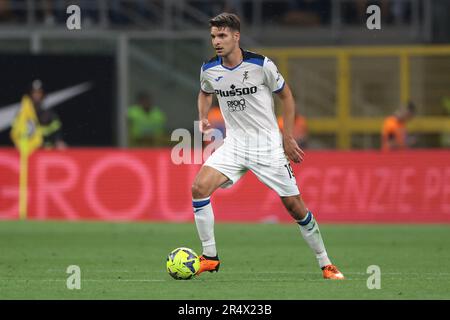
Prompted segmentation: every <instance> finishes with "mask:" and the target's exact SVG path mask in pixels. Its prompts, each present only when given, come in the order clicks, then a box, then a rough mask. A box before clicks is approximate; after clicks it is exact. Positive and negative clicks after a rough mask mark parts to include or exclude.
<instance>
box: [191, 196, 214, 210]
mask: <svg viewBox="0 0 450 320" xmlns="http://www.w3.org/2000/svg"><path fill="white" fill-rule="evenodd" d="M210 202H211V201H210V199H209V198H207V199H202V200H192V206H193V207H194V208H201V207H204V206H206V205H208V204H209V203H210Z"/></svg>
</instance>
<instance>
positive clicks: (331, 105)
mask: <svg viewBox="0 0 450 320" xmlns="http://www.w3.org/2000/svg"><path fill="white" fill-rule="evenodd" d="M0 1H1V6H0V70H1V71H0V74H1V76H0V86H1V89H0V105H1V106H2V107H1V108H0V114H1V115H2V116H0V124H1V128H0V219H2V220H5V221H3V222H2V223H3V225H2V228H5V230H9V231H8V232H6V233H4V241H3V242H2V243H3V244H5V243H9V245H10V246H11V248H14V246H18V247H17V248H21V243H22V242H21V241H22V240H20V241H19V240H18V239H19V235H21V234H23V232H25V233H26V232H30V234H33V230H34V229H35V230H46V231H42V232H49V233H50V234H52V235H55V234H56V233H54V232H55V231H54V230H57V229H58V228H60V227H58V226H57V225H53V224H52V222H49V224H48V225H47V226H46V227H43V226H42V225H34V224H31V223H32V222H29V223H30V224H29V225H22V224H19V225H16V224H9V223H13V222H10V221H6V220H17V219H18V217H19V214H18V195H19V191H18V186H19V172H20V170H19V154H18V152H17V150H15V149H14V148H13V144H12V142H11V140H10V138H9V130H10V126H9V125H8V123H10V120H11V117H12V113H11V112H10V110H12V109H11V106H14V105H15V104H17V103H18V102H19V101H20V98H21V96H22V94H23V93H25V91H26V90H27V89H28V87H29V86H30V84H31V82H32V80H34V79H36V78H40V79H42V80H43V82H44V86H45V90H46V92H48V93H51V92H56V91H58V90H63V89H66V88H69V87H71V86H76V85H79V84H80V83H84V82H89V83H91V84H93V86H92V88H91V89H90V90H88V91H87V92H85V93H83V94H80V95H78V96H75V97H72V98H71V99H69V100H67V101H65V102H63V103H60V104H59V105H57V106H56V107H54V110H55V111H56V112H57V113H58V114H59V115H60V117H61V119H62V122H63V128H64V130H63V131H64V139H65V140H66V142H67V143H68V145H69V147H68V149H67V150H62V151H61V150H40V151H37V152H35V153H34V154H33V155H32V156H31V158H30V170H29V173H30V177H29V187H28V188H29V198H28V200H29V201H28V219H30V220H39V221H41V220H54V219H56V220H58V221H60V220H71V221H72V220H104V221H123V222H124V225H126V224H125V222H127V221H134V220H139V221H140V223H142V221H146V222H150V225H153V223H155V225H154V228H155V230H157V229H158V228H160V225H159V224H157V222H158V223H159V222H187V223H189V225H190V227H189V230H190V231H189V232H188V231H186V230H187V229H183V230H184V231H182V232H180V236H184V237H187V239H189V240H187V243H188V244H190V245H191V246H198V243H197V241H198V240H196V238H195V237H196V234H195V231H194V229H192V222H193V215H192V209H191V198H190V186H191V183H192V179H193V177H194V176H195V174H196V172H197V171H198V169H199V167H200V166H199V165H187V164H185V165H174V164H173V163H172V161H171V159H170V152H171V149H170V148H171V146H173V145H174V142H170V141H167V145H166V146H162V147H161V146H159V147H153V146H151V145H150V146H148V147H145V148H131V147H130V146H129V145H128V138H127V135H128V128H127V120H126V113H127V108H128V106H130V105H132V104H133V103H134V100H135V97H136V94H137V93H138V92H140V91H143V90H144V91H148V92H150V93H151V94H152V96H153V98H154V100H155V104H156V105H158V106H160V107H161V109H162V110H163V111H164V112H165V113H166V115H167V118H168V128H167V133H168V135H169V136H170V133H171V132H172V131H173V130H175V129H177V128H185V129H187V130H189V131H190V132H193V130H194V123H193V121H194V120H196V119H197V108H196V99H197V92H198V90H199V80H198V79H199V70H200V66H201V64H202V62H203V61H205V60H206V59H208V58H209V57H210V56H212V55H213V51H212V49H211V45H210V38H209V33H208V26H207V21H208V18H210V17H211V16H213V15H215V14H217V13H219V12H222V11H223V10H228V11H232V12H236V13H238V14H240V16H241V17H242V20H243V26H242V46H243V47H244V48H248V49H251V50H253V51H257V52H259V53H262V54H265V55H268V56H269V57H270V58H272V59H273V60H274V61H275V62H276V63H277V65H278V67H279V69H280V71H281V72H282V74H283V75H284V76H285V78H286V79H287V81H288V83H289V84H290V86H291V88H292V90H293V92H294V94H295V96H296V99H297V108H298V111H299V112H300V113H301V114H302V115H304V116H305V117H306V119H307V121H308V129H309V140H308V148H307V149H306V150H305V151H306V161H305V162H304V163H303V164H301V165H294V166H293V167H294V171H295V172H296V176H297V181H298V183H299V186H300V188H301V190H302V192H303V195H304V198H305V200H306V201H307V203H308V204H309V207H310V209H312V211H313V212H314V213H315V215H316V217H317V218H318V221H320V222H321V223H323V224H324V225H325V228H327V223H330V225H329V226H328V228H330V229H331V228H332V227H333V226H334V225H333V224H336V223H339V224H344V223H377V224H378V223H396V224H398V223H401V224H406V226H408V227H409V226H410V225H409V224H410V223H414V224H418V223H427V224H431V223H442V224H444V225H443V226H440V227H442V229H439V230H441V231H440V233H439V232H438V231H436V232H435V234H436V235H440V236H436V237H438V238H439V240H438V239H436V241H437V242H440V243H442V244H444V246H445V243H446V242H448V241H449V238H448V234H449V233H448V223H449V222H450V151H449V150H448V148H449V146H450V139H449V135H450V110H449V108H448V104H449V103H450V102H449V101H450V77H449V74H450V2H449V1H444V0H429V1H425V0H398V1H395V0H392V1H359V0H336V1H326V0H323V1H320V0H317V1H287V0H286V1H284V0H280V1H266V0H245V1H208V0H198V1H187V0H182V1H169V0H166V1H156V0H154V1H153V0H108V1H106V0H105V1H102V0H98V1H90V0H89V1H83V0H74V1H70V3H69V1H64V0H60V1H58V0H53V1H52V0H49V1H47V0H42V1H39V0H36V1H33V0H31V1H28V0H0ZM69 4H78V5H80V7H81V10H82V30H73V31H69V30H67V28H66V19H67V17H68V14H66V12H65V10H66V8H67V6H68V5H69ZM361 4H362V6H363V7H364V8H366V6H367V5H369V4H379V5H381V8H382V28H381V30H368V29H367V28H366V19H367V16H368V15H367V14H366V13H365V11H360V9H358V8H360V7H361ZM409 100H412V101H414V103H415V104H416V105H417V108H418V115H417V117H416V118H415V119H414V120H413V121H412V122H411V123H410V124H408V131H409V133H410V134H412V135H413V136H414V137H415V139H416V144H415V145H414V146H413V147H412V148H410V149H409V150H407V151H398V152H388V153H385V152H382V151H381V150H380V132H381V126H382V121H383V119H384V118H385V117H386V116H388V115H390V114H392V113H393V112H395V110H397V109H398V108H399V107H400V106H401V104H402V103H405V102H407V101H409ZM276 104H277V108H279V107H280V106H279V105H278V100H277V101H276ZM446 106H447V107H446ZM7 109H8V110H9V113H6V112H4V113H1V112H2V111H5V110H7ZM213 199H214V206H215V212H216V217H217V219H216V221H217V222H219V225H220V222H263V223H276V222H289V221H290V218H289V216H288V215H287V213H286V212H285V209H284V208H283V207H282V206H281V203H280V202H279V199H278V198H277V197H276V195H275V194H274V193H273V192H272V191H271V190H269V189H267V188H266V187H265V186H264V185H262V184H261V183H259V181H258V180H257V179H256V177H255V176H254V175H252V174H251V173H250V174H247V175H246V177H245V178H243V179H242V180H241V181H240V182H239V183H238V184H237V185H236V186H235V187H234V188H232V189H229V190H220V191H218V192H217V193H216V194H215V195H214V196H213ZM174 225H176V224H174ZM10 228H11V229H10ZM15 228H17V232H16V233H14V231H11V230H15ZM40 228H43V229H40ZM47 228H48V229H47ZM61 228H62V227H61ZM64 228H68V230H72V231H73V229H72V228H75V227H73V225H71V224H70V225H66V226H65V227H64ZM80 228H85V229H86V230H90V228H96V227H93V226H90V225H84V224H81V225H80ZM113 228H116V227H113ZM117 228H119V227H117ZM124 228H125V227H124ZM133 228H138V227H133ZM149 228H153V227H152V226H149ZM161 228H162V229H164V228H167V229H164V230H170V224H169V227H161ZM174 228H175V227H174ZM219 228H225V229H226V228H228V227H224V226H219ZM236 228H237V229H238V230H239V228H243V227H242V226H236ZM261 228H263V229H264V230H266V231H265V232H268V234H269V233H270V231H268V230H269V229H267V228H266V227H265V226H264V227H261ZM282 228H284V227H282ZM162 229H161V230H162ZM49 230H50V231H49ZM61 230H63V229H61ZM114 230H116V229H114ZM117 230H118V229H117ZM124 230H125V229H124ZM135 230H138V229H135ZM158 230H159V229H158ZM227 230H228V231H230V230H231V228H230V229H227ZM283 230H284V229H283ZM338 230H340V229H338ZM351 230H352V229H351V228H349V229H345V230H341V231H343V232H344V234H351V232H352V231H351ZM353 230H362V229H353ZM383 230H384V231H383V232H381V233H380V234H383V235H385V236H390V235H392V234H391V233H390V232H388V231H386V230H385V229H383ZM408 230H412V231H411V232H412V234H409V235H408V236H410V238H408V239H411V244H410V247H408V248H409V249H411V250H412V248H413V246H417V242H420V239H421V237H422V236H421V233H420V232H421V229H417V228H416V227H413V226H411V229H408ZM430 230H431V229H430ZM433 230H434V229H433ZM36 232H39V231H36ZM101 232H102V231H101ZM101 232H100V234H101ZM114 232H115V231H114ZM155 232H156V233H157V231H155ZM361 232H362V233H364V232H363V231H361ZM370 232H371V231H368V233H367V234H370ZM433 232H434V231H430V233H433ZM191 233H192V234H191ZM362 233H361V234H360V235H359V238H358V237H356V236H355V239H356V238H357V239H361V236H362ZM69 234H70V232H69ZM138 234H139V232H138ZM167 234H171V233H170V231H167ZM188 234H189V236H188ZM230 234H233V233H232V232H230ZM330 234H333V232H332V231H330ZM336 234H337V235H338V236H339V234H340V233H339V232H337V233H336ZM399 234H402V233H401V232H400V233H399ZM340 235H342V234H340ZM338 236H336V237H338ZM372 236H373V238H371V239H372V240H374V239H376V236H375V235H372ZM190 237H192V238H190ZM330 237H331V238H332V237H333V236H332V235H331V236H330ZM30 239H34V238H33V237H30ZM403 239H404V238H403ZM24 241H25V240H24ZM30 241H32V240H30ZM46 241H50V240H49V239H44V240H43V243H46ZM376 241H377V240H374V243H375V242H376ZM386 241H387V240H386ZM399 241H400V242H401V240H399ZM414 241H416V242H414ZM113 242H114V241H113ZM168 242H169V243H170V244H173V245H176V241H174V239H173V238H170V239H169V240H168ZM394 242H395V241H394V240H393V242H392V243H394ZM414 243H415V244H414ZM434 243H436V242H434ZM159 245H160V246H162V248H161V250H160V251H161V252H159V251H158V254H164V252H165V251H167V250H168V249H170V247H167V248H166V247H165V246H163V244H161V243H160V244H159ZM389 245H390V244H389V243H387V244H386V246H389ZM368 248H369V247H368ZM405 248H406V247H405ZM235 249H236V248H235ZM236 250H238V249H236ZM349 250H350V249H349ZM368 250H369V251H370V249H368ZM405 250H406V249H405ZM224 251H225V252H227V251H226V249H225V250H224ZM230 251H231V249H229V251H228V252H230ZM11 252H12V251H11ZM44 253H45V251H44ZM245 254H247V253H245ZM380 254H381V253H380ZM439 257H440V258H439V259H442V258H443V256H442V253H441V254H440V255H439ZM106 260H107V259H106ZM444 260H445V259H444ZM139 262H141V261H139ZM396 267H399V266H396ZM48 268H49V269H48V270H52V269H51V268H52V267H51V266H49V267H48ZM348 269H349V268H348ZM5 270H6V269H5ZM392 270H393V271H397V270H398V269H395V270H394V269H392ZM447 275H448V274H447ZM444 277H445V276H444ZM441 288H442V287H441ZM15 289H17V288H15ZM161 290H162V291H164V289H161ZM430 290H431V291H432V290H433V289H430ZM19 291H20V290H19ZM431 291H430V292H431ZM164 292H165V291H164ZM274 292H276V291H274ZM47 293H48V292H47ZM24 296H25V297H28V296H27V295H26V294H24V295H20V294H19V293H18V294H17V296H15V295H14V294H10V295H6V297H24ZM43 296H44V297H45V295H43ZM48 296H49V297H53V296H52V295H51V294H49V295H48ZM63 296H64V295H63ZM99 296H100V297H101V295H99ZM99 296H96V295H93V296H92V297H99ZM119 296H120V295H119ZM355 296H356V297H363V296H364V295H362V296H358V295H355ZM355 296H352V295H349V297H355ZM431 296H433V295H431ZM113 297H114V296H113ZM138 297H141V296H139V295H138ZM151 297H153V296H151ZM181 297H184V298H185V297H190V296H189V295H185V296H183V295H181ZM237 297H241V296H237ZM244 297H246V296H245V295H244ZM247 297H250V298H252V297H257V298H258V297H259V298H261V296H258V295H248V296H247ZM262 297H263V298H264V296H262ZM280 297H283V295H280ZM310 297H312V298H314V297H315V296H314V294H312V295H311V296H310ZM317 297H320V295H317ZM337 297H339V296H337ZM388 297H394V298H397V296H388ZM413 297H414V296H413ZM436 297H438V298H442V297H447V298H448V294H447V295H445V293H442V295H439V294H438V293H436ZM344 298H345V296H344Z"/></svg>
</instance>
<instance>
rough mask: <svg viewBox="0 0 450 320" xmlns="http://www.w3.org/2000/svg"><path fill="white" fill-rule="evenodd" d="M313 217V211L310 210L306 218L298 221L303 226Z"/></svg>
mask: <svg viewBox="0 0 450 320" xmlns="http://www.w3.org/2000/svg"><path fill="white" fill-rule="evenodd" d="M312 217H313V215H312V213H311V211H308V212H307V213H306V217H305V219H303V220H300V221H297V223H298V224H299V225H301V226H306V225H307V224H308V223H310V222H311V219H312Z"/></svg>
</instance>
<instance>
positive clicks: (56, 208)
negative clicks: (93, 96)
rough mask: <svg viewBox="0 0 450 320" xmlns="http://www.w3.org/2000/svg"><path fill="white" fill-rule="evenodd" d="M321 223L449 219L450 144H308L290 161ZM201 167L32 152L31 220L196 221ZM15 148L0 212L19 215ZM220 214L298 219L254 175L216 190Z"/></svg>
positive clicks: (1, 187)
mask: <svg viewBox="0 0 450 320" xmlns="http://www.w3.org/2000/svg"><path fill="white" fill-rule="evenodd" d="M292 166H293V169H294V171H295V174H296V178H297V183H298V185H299V188H300V191H301V192H302V195H303V198H304V200H305V202H306V203H307V205H308V208H309V209H310V210H311V211H313V212H314V214H315V216H316V217H317V219H318V220H319V221H321V222H339V223H345V222H359V223H423V222H424V223H449V222H450V151H447V150H443V151H403V152H394V153H382V152H378V151H370V152H366V151H350V152H334V151H333V152H331V151H326V152H324V151H307V154H306V158H305V161H304V163H302V164H300V165H298V164H293V165H292ZM199 169H200V165H187V164H181V165H176V164H174V163H173V162H172V160H171V150H170V149H149V150H125V149H124V150H120V149H69V150H64V151H46V150H42V151H38V152H36V153H34V154H33V155H32V156H31V158H30V169H29V174H30V176H29V191H28V196H29V199H28V200H29V205H28V217H29V218H30V219H67V220H80V219H84V220H87V219H93V220H160V221H191V220H193V213H192V207H191V204H192V203H191V185H192V181H193V179H194V177H195V175H196V173H197V172H198V170H199ZM18 196H19V155H18V153H17V151H16V150H13V149H0V219H17V218H18ZM212 204H213V208H214V211H215V216H216V221H248V222H262V221H266V222H275V221H280V222H289V221H292V220H291V218H290V216H289V214H288V213H287V211H286V210H285V209H284V207H283V206H282V204H281V201H280V199H279V197H278V196H277V194H276V193H275V192H274V191H272V190H271V189H269V188H268V187H266V186H265V185H264V184H262V183H261V182H260V181H259V180H258V179H257V178H256V176H255V175H253V174H252V173H251V172H248V173H247V174H246V175H245V176H244V177H243V178H242V179H241V180H240V181H239V182H238V183H237V184H236V185H235V186H233V187H232V188H230V189H219V190H218V191H217V192H216V193H215V194H214V195H213V196H212Z"/></svg>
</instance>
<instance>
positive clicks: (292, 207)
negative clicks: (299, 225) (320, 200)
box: [283, 198, 307, 220]
mask: <svg viewBox="0 0 450 320" xmlns="http://www.w3.org/2000/svg"><path fill="white" fill-rule="evenodd" d="M283 204H284V206H285V208H286V209H287V211H289V213H290V215H291V216H292V217H293V218H294V219H296V220H301V219H303V218H304V217H305V216H306V213H307V210H306V208H303V206H302V204H301V203H300V201H297V200H296V199H295V198H292V199H287V198H285V199H284V200H283Z"/></svg>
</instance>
